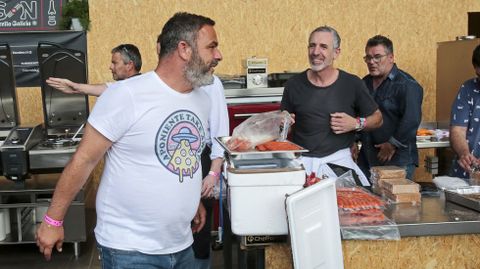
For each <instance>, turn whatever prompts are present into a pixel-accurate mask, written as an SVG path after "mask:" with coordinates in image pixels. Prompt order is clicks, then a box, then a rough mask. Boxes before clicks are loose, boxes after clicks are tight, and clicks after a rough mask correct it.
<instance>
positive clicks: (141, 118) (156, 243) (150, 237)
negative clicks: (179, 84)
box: [88, 72, 210, 254]
mask: <svg viewBox="0 0 480 269" xmlns="http://www.w3.org/2000/svg"><path fill="white" fill-rule="evenodd" d="M209 112H210V99H209V97H208V95H207V94H205V92H203V91H199V90H194V91H192V92H190V93H187V94H182V93H179V92H177V91H175V90H173V89H171V88H170V87H168V86H167V85H166V84H165V83H164V82H163V81H162V80H161V79H160V78H159V77H158V75H157V74H156V73H155V72H148V73H146V74H143V75H140V76H137V77H133V78H131V79H128V80H125V81H121V82H118V83H115V84H113V85H112V86H111V87H109V88H108V89H107V90H106V91H105V92H104V93H103V94H102V95H101V96H100V98H98V100H97V103H96V104H95V107H94V109H93V111H92V113H91V115H90V117H89V119H88V122H89V123H90V125H92V126H93V128H95V129H96V130H97V131H99V132H100V133H101V134H102V135H104V136H105V137H106V138H108V139H109V140H110V141H112V142H113V145H112V147H111V148H110V149H109V150H108V151H107V154H106V160H105V168H104V171H103V175H102V179H101V182H100V187H99V189H98V193H97V202H96V210H97V226H96V227H95V236H96V239H97V240H98V242H99V243H100V244H101V245H103V246H106V247H110V248H115V249H122V250H135V251H140V252H142V253H147V254H167V253H174V252H178V251H180V250H183V249H185V248H187V247H188V246H190V245H191V244H192V242H193V238H192V232H191V225H190V224H191V221H192V219H193V217H194V215H195V213H196V210H197V208H198V203H199V201H200V188H201V180H202V178H201V177H202V175H201V171H202V169H201V163H200V154H201V152H202V150H203V148H204V147H205V141H206V136H208V132H207V130H208V115H209Z"/></svg>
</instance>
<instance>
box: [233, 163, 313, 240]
mask: <svg viewBox="0 0 480 269" xmlns="http://www.w3.org/2000/svg"><path fill="white" fill-rule="evenodd" d="M304 183H305V170H303V169H297V170H292V171H283V172H269V173H244V172H243V173H242V172H239V173H236V172H235V170H234V169H229V170H228V172H227V184H228V206H229V212H230V222H231V228H232V232H233V233H234V234H236V235H283V234H288V226H287V215H286V213H285V196H286V195H287V194H291V193H293V192H295V191H298V190H300V189H302V188H303V184H304Z"/></svg>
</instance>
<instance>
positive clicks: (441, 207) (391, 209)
mask: <svg viewBox="0 0 480 269" xmlns="http://www.w3.org/2000/svg"><path fill="white" fill-rule="evenodd" d="M385 215H386V216H387V217H388V218H390V219H392V220H394V221H395V222H396V224H397V227H398V229H399V232H400V236H402V237H406V236H430V235H452V234H479V233H480V212H477V211H474V210H471V209H468V208H466V207H463V206H460V205H457V204H454V203H450V202H446V201H445V198H444V196H443V193H442V194H440V193H437V194H436V193H434V194H433V195H432V194H430V195H423V196H422V203H421V204H420V205H416V206H415V205H411V204H396V205H394V204H392V205H390V206H388V208H387V209H386V210H385Z"/></svg>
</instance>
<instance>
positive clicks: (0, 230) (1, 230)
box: [0, 210, 7, 241]
mask: <svg viewBox="0 0 480 269" xmlns="http://www.w3.org/2000/svg"><path fill="white" fill-rule="evenodd" d="M6 237H7V233H6V232H5V210H0V241H3V240H5V238H6Z"/></svg>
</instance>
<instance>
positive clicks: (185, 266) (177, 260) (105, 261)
mask: <svg viewBox="0 0 480 269" xmlns="http://www.w3.org/2000/svg"><path fill="white" fill-rule="evenodd" d="M97 248H98V251H99V253H100V258H101V263H102V268H103V269H190V268H194V267H193V266H194V265H193V264H194V259H195V258H194V256H193V250H192V247H188V248H186V249H184V250H182V251H179V252H177V253H173V254H164V255H152V254H144V253H141V252H138V251H128V250H119V249H113V248H108V247H104V246H102V245H100V244H98V243H97Z"/></svg>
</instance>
